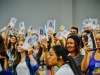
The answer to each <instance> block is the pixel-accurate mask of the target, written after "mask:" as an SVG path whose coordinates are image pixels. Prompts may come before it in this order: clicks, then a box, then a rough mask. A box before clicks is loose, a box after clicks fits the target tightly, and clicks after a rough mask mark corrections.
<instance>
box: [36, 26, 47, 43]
mask: <svg viewBox="0 0 100 75" xmlns="http://www.w3.org/2000/svg"><path fill="white" fill-rule="evenodd" d="M37 34H38V36H39V41H40V42H41V40H42V39H47V40H48V35H47V30H46V25H42V26H40V27H38V28H37Z"/></svg>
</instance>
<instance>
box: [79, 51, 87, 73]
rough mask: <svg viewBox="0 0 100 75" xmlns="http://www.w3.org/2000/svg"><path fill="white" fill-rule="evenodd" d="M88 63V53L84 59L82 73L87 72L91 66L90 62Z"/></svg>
mask: <svg viewBox="0 0 100 75" xmlns="http://www.w3.org/2000/svg"><path fill="white" fill-rule="evenodd" d="M88 61H89V60H88V53H86V54H85V55H84V58H83V60H82V63H81V70H82V71H86V70H87V68H88V66H89V62H88Z"/></svg>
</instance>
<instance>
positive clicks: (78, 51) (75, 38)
mask: <svg viewBox="0 0 100 75" xmlns="http://www.w3.org/2000/svg"><path fill="white" fill-rule="evenodd" d="M69 38H72V39H73V40H74V44H75V54H76V55H77V54H78V53H80V38H79V37H78V36H77V35H74V34H73V35H70V36H69V37H67V40H68V39H69ZM67 40H66V41H67ZM66 46H67V42H66Z"/></svg>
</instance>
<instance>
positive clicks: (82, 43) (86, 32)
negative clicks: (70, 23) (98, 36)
mask: <svg viewBox="0 0 100 75" xmlns="http://www.w3.org/2000/svg"><path fill="white" fill-rule="evenodd" d="M90 33H91V31H89V30H85V31H83V32H82V34H81V37H80V40H81V53H82V54H83V55H85V51H84V45H85V38H84V36H85V35H87V34H90ZM89 48H90V47H89Z"/></svg>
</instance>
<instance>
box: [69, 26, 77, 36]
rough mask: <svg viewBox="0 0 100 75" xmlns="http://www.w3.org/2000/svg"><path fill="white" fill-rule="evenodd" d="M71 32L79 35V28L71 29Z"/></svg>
mask: <svg viewBox="0 0 100 75" xmlns="http://www.w3.org/2000/svg"><path fill="white" fill-rule="evenodd" d="M70 32H71V33H74V34H76V35H78V28H77V27H71V29H70Z"/></svg>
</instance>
